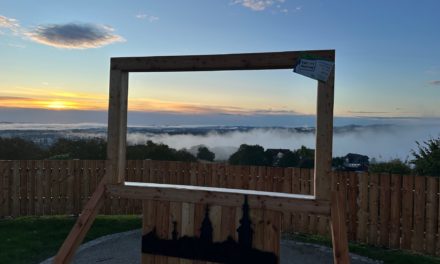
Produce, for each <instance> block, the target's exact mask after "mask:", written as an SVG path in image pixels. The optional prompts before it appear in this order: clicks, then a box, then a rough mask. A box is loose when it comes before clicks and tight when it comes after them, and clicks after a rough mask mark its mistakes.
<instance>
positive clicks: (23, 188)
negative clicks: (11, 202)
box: [18, 160, 28, 216]
mask: <svg viewBox="0 0 440 264" xmlns="http://www.w3.org/2000/svg"><path fill="white" fill-rule="evenodd" d="M19 164H20V165H19V166H20V167H19V169H18V171H19V173H20V216H27V209H28V207H27V200H28V196H27V195H28V194H27V189H28V177H27V172H28V168H27V162H26V161H25V160H20V161H19Z"/></svg>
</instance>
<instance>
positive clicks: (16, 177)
mask: <svg viewBox="0 0 440 264" xmlns="http://www.w3.org/2000/svg"><path fill="white" fill-rule="evenodd" d="M11 187H12V188H11V190H12V217H18V216H20V162H19V161H17V160H14V161H13V162H12V185H11Z"/></svg>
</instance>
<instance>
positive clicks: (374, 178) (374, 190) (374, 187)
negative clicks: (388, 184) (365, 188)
mask: <svg viewBox="0 0 440 264" xmlns="http://www.w3.org/2000/svg"><path fill="white" fill-rule="evenodd" d="M378 185H379V176H378V175H377V174H370V196H369V198H368V203H369V207H370V217H369V221H370V224H369V226H368V229H369V230H368V243H369V244H371V245H376V244H377V229H378V228H377V227H378V226H377V220H378V217H379V205H378V202H379V191H378Z"/></svg>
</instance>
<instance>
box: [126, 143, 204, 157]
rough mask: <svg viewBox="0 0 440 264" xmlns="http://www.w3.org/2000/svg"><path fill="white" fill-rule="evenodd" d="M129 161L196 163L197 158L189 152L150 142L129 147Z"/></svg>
mask: <svg viewBox="0 0 440 264" xmlns="http://www.w3.org/2000/svg"><path fill="white" fill-rule="evenodd" d="M127 159H131V160H143V159H152V160H171V161H196V160H197V159H196V157H194V155H192V154H191V153H189V152H188V151H186V150H184V149H182V150H179V151H177V150H175V149H173V148H170V147H169V146H168V145H165V144H162V143H159V144H156V143H154V142H153V141H151V140H148V141H147V143H146V144H145V145H134V146H128V147H127Z"/></svg>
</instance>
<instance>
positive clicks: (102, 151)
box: [48, 138, 107, 160]
mask: <svg viewBox="0 0 440 264" xmlns="http://www.w3.org/2000/svg"><path fill="white" fill-rule="evenodd" d="M106 148H107V143H106V142H105V141H104V140H103V139H100V138H92V139H65V138H60V139H58V141H57V142H55V144H53V145H52V146H51V147H50V148H49V151H48V152H49V156H48V157H49V159H82V160H93V159H95V160H105V159H106V156H107V155H106Z"/></svg>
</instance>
